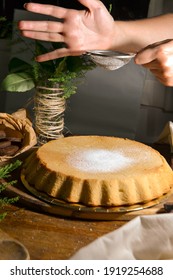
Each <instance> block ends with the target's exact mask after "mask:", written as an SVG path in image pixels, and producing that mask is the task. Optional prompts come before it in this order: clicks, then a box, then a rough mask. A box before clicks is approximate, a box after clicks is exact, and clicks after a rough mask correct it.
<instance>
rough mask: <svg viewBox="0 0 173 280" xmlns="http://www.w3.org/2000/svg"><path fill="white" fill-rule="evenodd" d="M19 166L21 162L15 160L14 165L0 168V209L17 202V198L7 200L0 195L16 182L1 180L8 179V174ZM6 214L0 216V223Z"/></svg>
mask: <svg viewBox="0 0 173 280" xmlns="http://www.w3.org/2000/svg"><path fill="white" fill-rule="evenodd" d="M20 165H21V161H19V160H16V161H15V162H14V163H10V164H7V165H5V166H3V167H0V208H2V209H3V207H4V206H5V205H9V204H12V203H15V202H16V201H18V199H19V198H18V197H13V198H9V197H6V196H3V195H2V192H3V191H4V190H5V189H6V188H7V186H8V185H9V184H10V185H13V184H15V183H16V180H12V181H10V182H6V181H3V179H7V178H9V177H10V176H11V175H10V173H11V172H12V171H14V170H15V169H17V168H18V167H19V166H20ZM6 215H7V212H4V213H1V214H0V221H1V220H2V219H4V218H5V216H6Z"/></svg>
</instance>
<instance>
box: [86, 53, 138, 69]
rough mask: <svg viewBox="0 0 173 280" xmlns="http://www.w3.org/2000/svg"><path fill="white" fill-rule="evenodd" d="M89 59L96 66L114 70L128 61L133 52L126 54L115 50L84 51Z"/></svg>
mask: <svg viewBox="0 0 173 280" xmlns="http://www.w3.org/2000/svg"><path fill="white" fill-rule="evenodd" d="M86 55H88V56H89V57H90V59H91V60H92V61H93V62H94V63H95V64H96V65H98V66H100V67H103V68H105V69H107V70H116V69H118V68H120V67H122V66H124V65H125V64H127V63H129V62H130V60H131V59H132V57H134V56H135V54H132V53H131V54H126V53H121V52H116V51H99V50H95V51H88V52H87V53H86Z"/></svg>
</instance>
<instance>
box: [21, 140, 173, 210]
mask: <svg viewBox="0 0 173 280" xmlns="http://www.w3.org/2000/svg"><path fill="white" fill-rule="evenodd" d="M22 175H23V176H24V178H25V181H26V182H27V183H28V184H29V185H31V186H33V187H34V188H36V189H37V190H39V191H41V192H45V193H47V194H48V195H50V196H52V197H55V198H58V199H60V200H64V201H67V202H71V203H80V204H84V205H87V206H121V205H133V204H136V203H145V202H148V201H151V200H153V199H155V198H158V197H160V196H162V195H163V194H165V193H167V192H169V190H170V189H171V187H172V185H173V171H172V169H171V167H170V166H169V164H168V163H167V161H166V160H165V158H164V157H163V156H162V155H161V154H160V153H159V152H157V151H156V150H154V149H152V148H151V147H149V146H147V145H144V144H142V143H139V142H137V141H133V140H129V139H124V138H117V137H107V136H71V137H67V138H60V139H58V140H53V141H50V142H48V143H46V144H44V145H43V146H41V147H40V148H38V150H37V151H36V152H34V153H33V154H31V155H30V156H29V157H28V158H27V160H26V161H25V163H24V165H23V169H22Z"/></svg>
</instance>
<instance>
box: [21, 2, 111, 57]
mask: <svg viewBox="0 0 173 280" xmlns="http://www.w3.org/2000/svg"><path fill="white" fill-rule="evenodd" d="M78 1H79V2H80V3H81V4H83V5H84V6H85V7H86V9H85V10H81V11H78V10H73V9H65V8H62V7H58V6H53V5H44V4H34V3H27V4H25V8H26V10H28V11H30V12H34V13H39V14H44V15H49V16H53V17H55V18H58V19H59V21H57V20H55V21H25V20H22V21H20V22H19V24H18V27H19V29H20V30H21V33H22V35H23V36H25V37H29V38H32V39H37V40H44V41H52V42H63V43H65V45H66V47H65V48H61V49H57V50H55V51H52V52H49V53H47V54H43V55H40V56H38V57H37V58H36V59H37V61H39V62H41V61H46V60H51V59H56V58H59V57H64V56H69V55H70V56H73V55H81V54H83V53H85V52H86V51H87V50H96V49H99V50H101V49H102V50H104V49H109V48H111V42H112V38H113V37H114V36H115V34H114V32H115V30H114V29H115V27H114V20H113V18H112V16H111V15H110V13H109V12H108V10H107V9H106V7H105V6H104V5H103V3H102V2H101V1H99V0H78Z"/></svg>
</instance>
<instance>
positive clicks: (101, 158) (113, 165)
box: [67, 148, 136, 173]
mask: <svg viewBox="0 0 173 280" xmlns="http://www.w3.org/2000/svg"><path fill="white" fill-rule="evenodd" d="M67 161H68V164H70V165H71V166H73V167H74V168H76V169H78V170H80V171H83V172H90V173H96V172H97V173H100V172H101V173H104V172H115V171H120V170H123V169H125V168H127V167H129V166H130V165H132V164H133V163H134V162H136V160H135V159H134V158H129V157H127V156H125V155H124V154H123V153H122V152H121V151H117V150H112V151H110V150H106V149H92V148H91V149H87V150H82V151H78V152H74V153H72V154H71V155H70V156H69V157H68V158H67Z"/></svg>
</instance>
